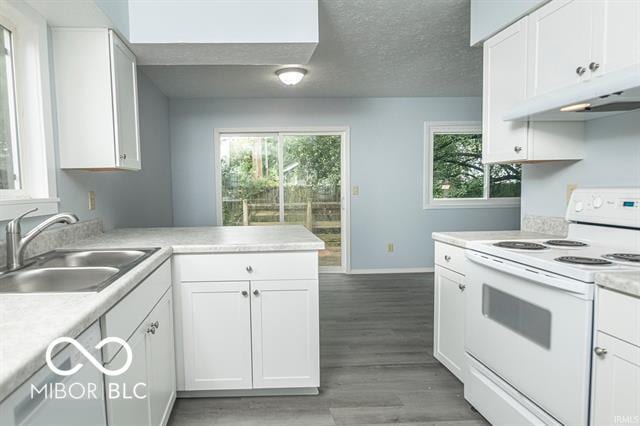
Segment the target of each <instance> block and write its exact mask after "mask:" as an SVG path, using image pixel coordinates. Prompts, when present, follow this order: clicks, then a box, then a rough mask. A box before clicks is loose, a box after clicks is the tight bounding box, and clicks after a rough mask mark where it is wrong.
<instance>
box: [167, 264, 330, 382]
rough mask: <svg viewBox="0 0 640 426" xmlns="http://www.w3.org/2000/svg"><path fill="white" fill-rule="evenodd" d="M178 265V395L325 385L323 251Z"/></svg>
mask: <svg viewBox="0 0 640 426" xmlns="http://www.w3.org/2000/svg"><path fill="white" fill-rule="evenodd" d="M174 265H175V270H174V281H175V282H176V286H177V288H176V289H174V295H176V297H178V298H180V303H179V305H180V306H179V310H178V313H177V315H176V327H177V328H179V329H180V331H181V332H180V333H177V343H176V346H177V347H178V354H179V355H178V363H177V365H178V390H182V391H238V390H245V391H248V390H254V389H263V390H264V389H293V388H298V389H303V388H316V387H318V386H319V384H320V363H319V352H320V343H319V313H318V311H319V309H318V275H317V274H318V273H317V253H316V252H294V253H264V254H257V253H251V254H235V255H230V254H224V255H218V254H212V255H180V256H176V257H175V258H174ZM306 265H308V266H306ZM278 276H279V277H281V278H277V279H276V277H278ZM180 348H182V349H180ZM180 350H182V352H180ZM181 375H182V376H181Z"/></svg>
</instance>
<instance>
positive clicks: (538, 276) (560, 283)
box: [466, 250, 593, 300]
mask: <svg viewBox="0 0 640 426" xmlns="http://www.w3.org/2000/svg"><path fill="white" fill-rule="evenodd" d="M466 252H467V253H466V255H467V259H469V260H471V261H473V262H475V263H478V264H480V265H483V266H486V267H488V268H490V269H495V270H497V271H500V272H504V273H507V274H509V275H515V276H517V277H521V278H524V279H526V280H530V281H533V282H535V283H538V284H543V285H545V286H547V287H551V288H554V289H557V290H562V291H565V292H568V293H572V294H573V295H576V296H579V297H580V298H582V299H588V300H590V299H592V298H593V285H590V284H587V283H583V282H581V281H576V280H572V279H571V278H562V277H556V276H553V275H549V274H547V273H545V272H544V271H539V272H538V271H535V270H533V269H529V268H527V267H526V266H525V265H520V264H516V263H513V262H509V261H507V260H503V259H499V258H493V257H491V258H490V257H488V256H485V255H483V254H481V253H478V252H474V251H471V250H466Z"/></svg>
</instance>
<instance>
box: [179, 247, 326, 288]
mask: <svg viewBox="0 0 640 426" xmlns="http://www.w3.org/2000/svg"><path fill="white" fill-rule="evenodd" d="M174 267H175V268H176V277H177V279H178V281H181V282H189V281H192V282H194V281H247V280H274V279H280V280H282V279H316V278H317V277H318V253H317V252H315V251H313V252H310V251H306V252H303V251H301V252H286V253H216V254H184V255H182V254H181V255H176V256H174Z"/></svg>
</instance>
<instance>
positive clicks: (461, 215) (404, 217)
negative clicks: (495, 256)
mask: <svg viewBox="0 0 640 426" xmlns="http://www.w3.org/2000/svg"><path fill="white" fill-rule="evenodd" d="M170 117H171V120H170V128H171V161H172V174H173V213H174V223H175V225H176V226H191V225H213V224H215V223H216V206H215V185H216V182H215V173H214V147H213V131H214V128H216V127H218V128H225V127H278V126H281V127H287V126H289V127H301V126H350V131H351V164H350V168H351V184H352V185H358V186H359V187H360V195H359V196H357V197H352V200H351V239H352V241H351V243H352V248H351V252H352V259H351V260H352V268H353V269H369V268H416V267H430V266H432V265H433V242H432V240H431V232H433V231H443V230H447V231H454V230H471V229H478V230H481V229H517V228H518V227H519V209H517V208H515V209H514V208H511V209H495V208H487V209H450V210H423V208H422V166H423V159H422V156H423V138H424V137H423V126H424V122H425V121H452V120H475V121H479V120H480V118H481V100H480V98H358V99H354V98H340V99H171V101H170ZM389 242H393V243H395V245H396V251H395V252H394V253H387V252H386V245H387V243H389Z"/></svg>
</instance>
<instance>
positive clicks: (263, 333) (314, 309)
mask: <svg viewBox="0 0 640 426" xmlns="http://www.w3.org/2000/svg"><path fill="white" fill-rule="evenodd" d="M251 290H252V295H251V299H252V300H251V329H252V333H251V334H252V342H253V345H252V351H253V387H254V388H291V387H318V386H319V384H320V383H319V381H320V362H319V349H320V343H319V335H320V333H319V320H318V281H317V280H291V281H252V282H251Z"/></svg>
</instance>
